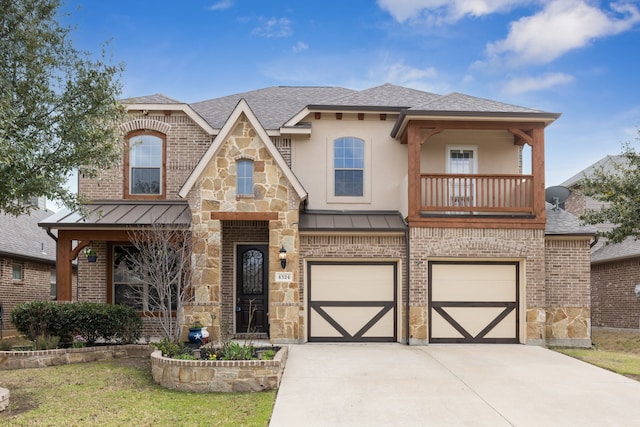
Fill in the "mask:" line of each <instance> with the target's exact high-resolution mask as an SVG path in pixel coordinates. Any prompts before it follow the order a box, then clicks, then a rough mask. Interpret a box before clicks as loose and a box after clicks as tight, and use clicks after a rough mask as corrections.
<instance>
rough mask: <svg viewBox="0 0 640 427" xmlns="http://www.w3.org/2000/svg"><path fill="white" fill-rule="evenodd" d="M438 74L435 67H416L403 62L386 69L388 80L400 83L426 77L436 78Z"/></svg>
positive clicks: (403, 83)
mask: <svg viewBox="0 0 640 427" xmlns="http://www.w3.org/2000/svg"><path fill="white" fill-rule="evenodd" d="M437 76H438V72H437V71H436V69H435V68H434V67H427V68H415V67H411V66H408V65H404V64H402V63H399V64H392V65H390V66H388V67H387V70H386V81H389V82H392V83H397V84H399V85H405V84H407V83H410V82H416V81H421V80H424V79H434V78H436V77H437Z"/></svg>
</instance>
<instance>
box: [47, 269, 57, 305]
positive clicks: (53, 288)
mask: <svg viewBox="0 0 640 427" xmlns="http://www.w3.org/2000/svg"><path fill="white" fill-rule="evenodd" d="M49 282H50V283H51V300H52V301H55V300H57V299H58V285H57V281H56V269H55V268H52V269H51V273H50V279H49Z"/></svg>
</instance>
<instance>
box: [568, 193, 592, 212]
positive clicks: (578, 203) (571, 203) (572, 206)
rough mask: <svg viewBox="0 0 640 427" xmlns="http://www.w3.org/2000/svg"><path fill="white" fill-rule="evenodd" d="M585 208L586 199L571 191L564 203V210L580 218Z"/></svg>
mask: <svg viewBox="0 0 640 427" xmlns="http://www.w3.org/2000/svg"><path fill="white" fill-rule="evenodd" d="M586 207H587V203H586V199H585V198H584V196H582V195H580V194H579V193H577V192H575V191H572V192H571V194H570V195H569V197H568V198H567V200H566V201H565V202H564V210H565V211H567V212H569V213H570V214H572V215H575V216H580V215H582V213H583V212H584V210H585V208H586Z"/></svg>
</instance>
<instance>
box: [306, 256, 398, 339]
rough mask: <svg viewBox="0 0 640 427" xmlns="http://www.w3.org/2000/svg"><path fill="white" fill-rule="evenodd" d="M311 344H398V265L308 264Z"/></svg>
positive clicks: (365, 263)
mask: <svg viewBox="0 0 640 427" xmlns="http://www.w3.org/2000/svg"><path fill="white" fill-rule="evenodd" d="M307 277H308V283H309V290H308V292H309V298H308V300H309V311H308V313H309V319H308V337H309V341H324V342H361V341H372V342H373V341H375V342H380V341H390V342H392V341H395V340H396V323H397V320H396V293H397V264H396V263H390V262H389V263H373V262H359V263H353V262H352V263H336V262H309V263H308V272H307Z"/></svg>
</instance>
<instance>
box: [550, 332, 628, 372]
mask: <svg viewBox="0 0 640 427" xmlns="http://www.w3.org/2000/svg"><path fill="white" fill-rule="evenodd" d="M592 341H593V344H594V345H593V348H590V349H577V348H553V350H556V351H558V352H560V353H563V354H566V355H568V356H571V357H575V358H576V359H580V360H583V361H585V362H587V363H591V364H592V365H596V366H600V367H601V368H604V369H608V370H610V371H613V372H617V373H618V374H621V375H626V376H628V377H631V378H634V379H637V380H640V333H639V332H638V331H619V330H601V329H595V330H594V331H593V336H592Z"/></svg>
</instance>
